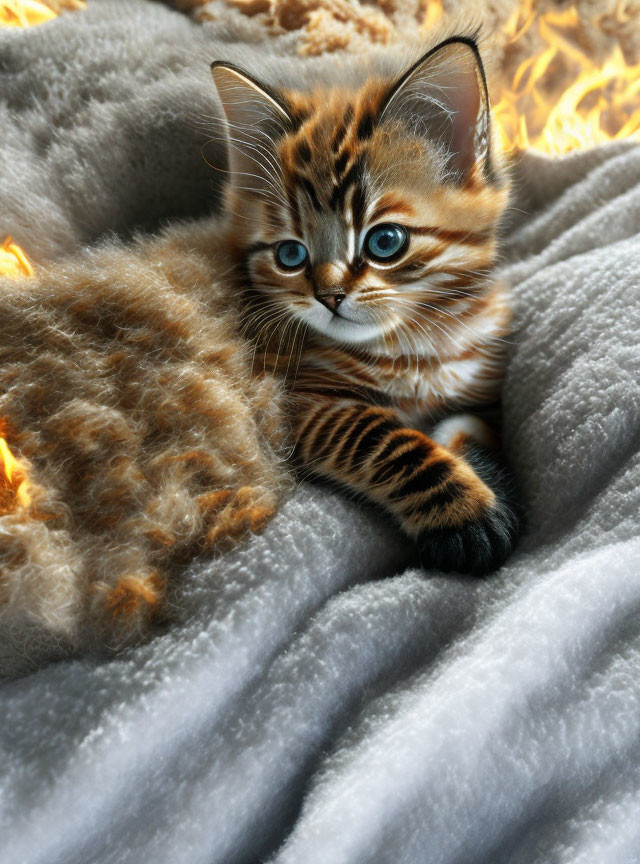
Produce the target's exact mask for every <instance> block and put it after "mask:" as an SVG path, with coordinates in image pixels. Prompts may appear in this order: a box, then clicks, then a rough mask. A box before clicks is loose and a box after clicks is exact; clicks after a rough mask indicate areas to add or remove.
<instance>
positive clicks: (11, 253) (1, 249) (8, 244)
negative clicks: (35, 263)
mask: <svg viewBox="0 0 640 864" xmlns="http://www.w3.org/2000/svg"><path fill="white" fill-rule="evenodd" d="M32 275H33V267H32V266H31V264H30V262H29V259H28V258H27V256H26V255H25V254H24V252H23V251H22V249H21V248H20V247H19V246H18V244H17V243H14V242H13V240H12V239H11V237H7V238H6V239H5V241H4V242H3V243H0V276H9V277H11V278H12V279H18V278H19V277H20V276H32Z"/></svg>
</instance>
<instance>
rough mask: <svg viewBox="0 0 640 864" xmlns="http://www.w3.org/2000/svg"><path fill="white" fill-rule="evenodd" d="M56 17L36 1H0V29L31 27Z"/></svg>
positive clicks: (50, 10) (46, 7) (51, 11)
mask: <svg viewBox="0 0 640 864" xmlns="http://www.w3.org/2000/svg"><path fill="white" fill-rule="evenodd" d="M55 17H56V13H55V12H54V11H53V10H52V9H50V8H49V7H48V6H45V4H44V3H39V2H38V0H0V27H31V26H32V25H33V24H42V23H43V22H44V21H50V20H51V19H52V18H55Z"/></svg>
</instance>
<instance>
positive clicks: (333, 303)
mask: <svg viewBox="0 0 640 864" xmlns="http://www.w3.org/2000/svg"><path fill="white" fill-rule="evenodd" d="M346 296H347V295H346V294H344V293H343V292H342V291H336V292H333V293H331V294H316V295H315V298H316V300H317V301H318V302H319V303H322V305H323V306H326V307H327V309H328V310H329V311H330V312H334V313H336V312H337V311H338V306H339V305H340V304H341V303H342V301H343V300H344V298H345V297H346Z"/></svg>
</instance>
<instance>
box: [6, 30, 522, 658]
mask: <svg viewBox="0 0 640 864" xmlns="http://www.w3.org/2000/svg"><path fill="white" fill-rule="evenodd" d="M212 68H213V77H214V81H215V84H216V87H217V90H218V93H219V96H220V100H221V102H222V107H223V109H224V113H225V116H226V122H227V125H228V140H229V144H230V146H229V170H230V183H229V184H228V192H227V195H228V197H227V204H228V207H227V213H226V216H224V217H223V218H218V217H210V218H208V219H204V220H202V221H200V222H194V223H191V224H185V225H174V226H170V227H169V228H167V229H166V230H165V231H164V232H163V233H162V234H161V235H160V236H159V237H157V238H145V237H139V238H138V239H137V240H136V241H135V242H134V243H132V244H131V245H130V246H124V245H122V244H120V243H118V242H116V241H112V242H110V243H107V244H105V245H103V246H102V247H101V248H98V249H96V250H93V251H87V252H85V253H82V254H81V255H79V256H78V257H76V258H75V259H70V260H68V261H66V262H62V263H60V264H58V265H55V266H53V267H50V268H48V269H42V270H41V271H40V272H39V273H38V274H37V275H36V277H34V278H32V279H25V280H22V281H19V282H9V281H6V280H5V281H4V282H3V284H2V290H1V291H0V417H2V418H3V424H4V425H3V427H2V429H0V434H1V435H3V436H4V437H6V438H7V440H8V442H9V446H10V447H11V448H12V450H13V451H14V452H15V453H16V454H18V456H19V458H20V459H21V460H23V461H24V462H26V464H27V474H28V493H29V499H30V500H29V502H28V503H27V504H24V502H22V503H21V502H20V501H18V500H17V496H15V495H14V497H13V498H12V497H11V495H13V492H15V490H13V492H12V491H11V490H8V491H7V490H4V491H5V493H6V494H3V496H2V498H1V501H2V506H3V507H4V508H5V512H4V515H2V519H1V520H0V522H1V526H0V527H1V530H0V568H1V569H0V618H1V619H2V621H3V623H4V626H5V631H6V630H7V628H9V629H12V630H13V632H14V635H15V634H18V637H17V638H19V639H20V640H23V641H24V642H25V644H26V642H27V637H26V635H25V633H26V629H25V628H27V629H28V627H29V626H30V627H33V628H34V629H35V631H36V637H37V638H40V636H41V635H42V633H46V632H48V633H53V634H54V635H55V636H56V637H59V638H60V639H61V640H62V642H61V644H62V645H63V646H70V647H72V648H75V649H77V648H86V647H93V646H95V645H99V644H107V645H112V646H116V647H117V646H120V645H122V644H125V643H128V642H133V641H135V640H136V639H137V638H138V637H139V636H140V635H141V634H142V633H144V632H145V630H146V629H147V628H148V626H149V624H150V622H151V621H152V620H155V619H157V618H158V617H161V616H162V615H163V614H164V613H165V611H166V596H167V585H168V575H169V574H170V573H171V572H172V569H173V568H174V567H175V565H176V563H178V562H181V561H186V560H188V559H189V558H190V557H193V556H194V555H195V554H196V553H198V552H199V551H201V550H202V549H203V548H205V547H210V548H213V549H224V548H229V546H230V545H231V543H232V542H236V541H237V540H238V539H239V538H240V537H242V536H243V535H244V534H246V533H247V532H249V531H255V530H259V529H260V528H261V526H262V525H263V524H264V523H265V522H266V520H267V519H268V518H269V517H270V516H271V515H272V514H273V513H274V512H275V509H276V508H277V505H278V503H279V501H280V500H281V497H282V494H283V493H284V491H285V489H286V488H287V476H288V475H287V472H286V471H285V469H284V467H283V462H282V454H283V453H284V452H285V450H286V449H287V448H288V447H289V445H290V443H291V442H290V441H289V434H290V433H292V435H293V438H294V443H295V453H296V460H297V462H298V465H299V467H300V469H301V470H302V472H303V473H304V472H310V473H313V474H315V475H317V476H319V477H322V478H325V479H328V480H331V481H335V482H337V483H338V484H340V485H341V486H343V487H346V488H347V489H348V490H350V491H351V492H352V493H355V494H357V495H359V496H362V497H364V498H365V499H367V500H368V501H370V502H372V503H374V504H376V505H378V506H380V507H382V508H384V510H386V512H388V513H389V514H390V515H391V516H392V517H393V518H394V519H395V520H396V521H397V523H398V524H399V525H400V526H401V527H402V528H403V529H404V531H405V532H406V534H407V535H408V536H409V537H410V538H412V539H413V540H414V541H415V542H416V543H417V545H418V548H419V549H420V552H421V554H422V558H423V560H424V562H425V563H426V564H430V565H434V566H437V567H439V568H440V569H443V570H450V569H455V570H459V571H472V572H477V573H482V572H486V571H489V570H491V569H494V568H496V567H497V566H499V565H500V564H501V563H502V561H503V560H504V559H505V557H506V555H507V554H508V552H509V551H510V549H511V547H512V545H513V542H514V536H515V531H516V527H517V519H516V516H515V512H514V508H513V505H512V503H511V497H510V492H509V483H508V481H507V480H506V479H505V474H504V471H503V470H502V469H500V468H499V467H497V460H496V457H495V456H494V455H493V453H492V451H491V449H490V448H491V447H492V446H494V444H495V438H494V437H493V435H492V433H491V431H490V430H489V429H488V427H486V425H485V424H484V423H483V421H481V420H479V419H478V418H474V417H470V416H468V415H462V416H460V415H458V416H453V417H451V416H447V415H449V414H451V412H452V411H459V410H460V409H462V408H464V407H466V406H469V405H474V406H483V405H490V404H491V403H492V402H494V401H495V400H496V398H497V396H498V394H499V387H500V380H501V376H502V371H503V348H504V341H503V340H504V337H505V335H506V333H507V332H508V326H509V317H510V306H509V299H508V296H507V293H506V290H505V288H504V286H502V285H500V284H497V283H496V282H494V281H493V280H492V279H491V276H490V270H491V266H492V264H493V261H494V257H495V247H496V228H497V224H498V221H499V218H500V215H501V213H502V211H503V209H504V207H505V204H506V200H507V195H508V183H507V180H506V177H505V174H504V170H503V168H502V166H501V164H500V162H499V160H498V158H497V156H496V154H495V152H494V149H493V147H492V144H491V135H490V115H489V101H488V96H487V90H486V83H485V78H484V73H483V69H482V63H481V61H480V56H479V53H478V50H477V47H476V45H475V42H474V41H473V40H472V39H468V38H463V37H459V38H453V39H448V40H446V41H445V42H443V43H442V44H440V45H439V46H437V47H436V48H433V49H432V50H431V51H429V52H428V53H427V54H426V55H425V56H424V57H422V58H421V59H420V60H419V61H418V62H416V63H415V64H414V65H413V66H411V68H410V69H409V70H408V71H406V72H405V73H404V74H402V75H401V76H400V77H397V76H390V75H380V76H376V75H366V74H365V73H364V72H363V71H361V74H362V75H363V80H362V83H361V86H358V87H354V88H350V87H347V86H344V85H343V86H341V87H333V88H330V87H329V88H327V87H326V86H325V87H318V89H315V90H310V91H306V90H302V89H300V90H295V89H291V88H285V87H280V88H278V89H271V88H269V87H267V86H265V85H263V84H260V83H259V82H257V81H256V80H255V79H253V78H252V77H251V76H250V75H249V74H247V73H246V72H243V71H241V70H240V69H238V68H236V67H234V66H231V65H229V64H227V63H224V62H216V63H214V64H213V67H212ZM18 337H19V338H18ZM277 379H280V382H281V383H280V384H278V383H277ZM283 388H284V390H283ZM282 392H284V396H285V399H284V403H283V402H282V399H281V398H280V394H281V393H282ZM425 418H426V420H427V421H429V422H431V425H433V422H434V421H435V420H436V419H440V422H438V423H437V425H436V426H435V429H433V430H432V434H431V435H430V436H429V435H427V434H425V433H424V432H423V431H421V429H422V426H423V424H424V422H425ZM441 418H445V419H441ZM0 653H1V652H0Z"/></svg>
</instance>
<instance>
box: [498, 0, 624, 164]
mask: <svg viewBox="0 0 640 864" xmlns="http://www.w3.org/2000/svg"><path fill="white" fill-rule="evenodd" d="M534 2H535V0H525V2H523V4H522V5H521V6H520V8H519V9H517V10H516V11H515V12H514V14H513V15H512V16H511V18H510V20H509V22H508V24H507V31H508V34H509V36H510V43H511V45H512V46H513V45H515V43H517V42H518V41H519V40H520V39H522V37H523V36H525V34H527V33H528V31H529V30H530V28H531V27H532V26H533V25H534V22H535V23H536V25H537V28H538V36H539V37H540V38H539V40H532V45H534V44H535V46H536V47H535V52H534V53H532V54H531V56H529V57H527V58H526V59H525V60H523V61H522V63H521V64H520V65H519V66H518V68H517V70H516V72H515V75H514V76H513V80H512V82H511V85H510V87H508V88H505V90H504V92H503V93H502V98H501V99H500V101H499V102H498V103H497V105H495V107H494V109H493V113H494V117H495V119H496V121H497V128H498V134H499V135H500V138H501V142H502V144H503V145H505V146H506V147H517V148H524V147H533V148H535V149H537V150H542V151H544V152H545V153H549V154H551V155H557V154H561V153H567V152H569V151H570V150H576V149H581V148H586V147H592V146H594V145H596V144H602V143H605V142H606V141H613V140H616V139H619V138H626V137H629V136H639V137H640V101H639V96H640V64H637V65H627V63H626V61H625V59H624V56H623V54H622V51H621V50H620V48H619V47H617V48H616V49H615V50H614V51H613V52H612V53H611V54H610V56H609V57H608V58H607V59H606V61H605V62H604V64H603V65H601V66H600V65H598V64H597V63H596V62H594V61H593V60H592V59H591V58H590V57H588V56H587V54H586V53H585V52H584V51H583V50H582V49H581V48H580V47H579V44H580V43H579V19H578V15H577V12H576V8H575V6H572V7H570V8H569V9H566V10H563V11H551V12H547V13H545V14H544V15H540V16H537V15H536V12H535V10H534ZM532 35H533V34H532ZM540 42H542V44H543V45H544V46H546V47H544V49H543V50H542V51H541V50H540V48H539V45H540Z"/></svg>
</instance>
